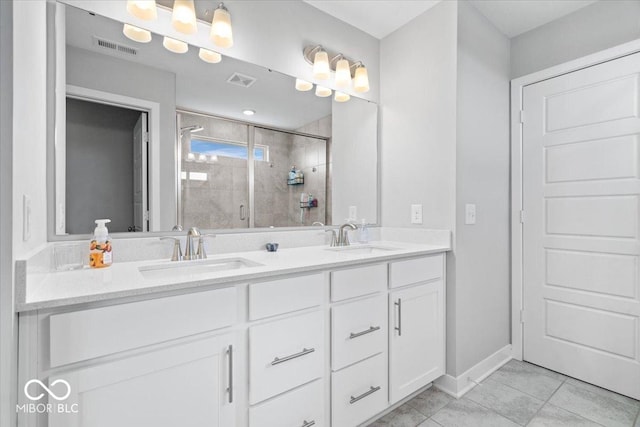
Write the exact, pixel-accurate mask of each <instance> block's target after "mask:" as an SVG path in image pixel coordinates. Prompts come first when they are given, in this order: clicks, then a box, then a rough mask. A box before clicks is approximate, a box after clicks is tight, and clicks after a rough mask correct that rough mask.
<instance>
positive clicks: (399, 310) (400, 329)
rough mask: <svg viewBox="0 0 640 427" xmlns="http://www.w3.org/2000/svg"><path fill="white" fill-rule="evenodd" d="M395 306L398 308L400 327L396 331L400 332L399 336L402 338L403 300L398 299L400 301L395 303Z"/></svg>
mask: <svg viewBox="0 0 640 427" xmlns="http://www.w3.org/2000/svg"><path fill="white" fill-rule="evenodd" d="M394 304H395V306H396V307H398V326H396V327H395V328H394V329H395V330H396V331H398V336H399V337H401V336H402V299H401V298H398V301H396V302H394Z"/></svg>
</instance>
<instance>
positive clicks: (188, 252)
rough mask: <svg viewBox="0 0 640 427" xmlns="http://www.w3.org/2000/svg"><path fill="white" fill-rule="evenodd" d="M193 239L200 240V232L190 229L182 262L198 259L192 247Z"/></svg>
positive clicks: (193, 228)
mask: <svg viewBox="0 0 640 427" xmlns="http://www.w3.org/2000/svg"><path fill="white" fill-rule="evenodd" d="M194 238H197V239H200V230H198V229H197V228H196V227H191V228H190V229H189V231H187V244H186V246H185V248H184V257H183V258H182V259H184V260H192V259H198V253H197V252H196V250H195V247H194V243H193V241H194Z"/></svg>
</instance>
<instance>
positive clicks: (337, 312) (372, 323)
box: [331, 295, 387, 371]
mask: <svg viewBox="0 0 640 427" xmlns="http://www.w3.org/2000/svg"><path fill="white" fill-rule="evenodd" d="M331 316H332V317H331V320H332V321H331V342H332V346H331V356H332V357H331V368H332V369H333V370H334V371H337V370H338V369H342V368H344V367H345V366H348V365H350V364H352V363H355V362H358V361H360V360H362V359H365V358H367V357H369V356H373V355H374V354H376V353H381V352H383V351H384V349H385V347H386V344H387V301H386V296H385V295H380V296H375V297H372V298H367V299H364V300H361V301H356V302H351V303H348V304H343V305H339V306H337V307H333V308H332V309H331Z"/></svg>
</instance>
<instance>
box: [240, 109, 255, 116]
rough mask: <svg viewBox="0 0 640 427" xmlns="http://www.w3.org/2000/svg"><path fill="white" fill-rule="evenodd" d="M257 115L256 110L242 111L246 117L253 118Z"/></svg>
mask: <svg viewBox="0 0 640 427" xmlns="http://www.w3.org/2000/svg"><path fill="white" fill-rule="evenodd" d="M255 113H256V110H250V109H248V108H247V109H246V110H242V114H244V115H245V116H253V115H254V114H255Z"/></svg>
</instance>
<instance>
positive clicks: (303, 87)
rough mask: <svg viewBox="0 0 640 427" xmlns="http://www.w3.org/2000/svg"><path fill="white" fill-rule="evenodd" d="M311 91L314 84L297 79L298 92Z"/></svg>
mask: <svg viewBox="0 0 640 427" xmlns="http://www.w3.org/2000/svg"><path fill="white" fill-rule="evenodd" d="M311 89H313V83H311V82H308V81H306V80H302V79H296V90H299V91H300V92H306V91H308V90H311Z"/></svg>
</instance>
